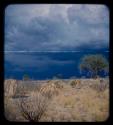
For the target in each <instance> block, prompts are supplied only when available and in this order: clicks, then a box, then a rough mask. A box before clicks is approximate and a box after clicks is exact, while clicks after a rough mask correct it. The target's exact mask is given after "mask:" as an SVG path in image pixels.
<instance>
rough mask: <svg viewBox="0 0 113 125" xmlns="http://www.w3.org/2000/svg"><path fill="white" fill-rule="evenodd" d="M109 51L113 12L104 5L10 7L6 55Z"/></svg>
mask: <svg viewBox="0 0 113 125" xmlns="http://www.w3.org/2000/svg"><path fill="white" fill-rule="evenodd" d="M88 44H92V45H93V47H94V48H101V47H106V48H107V47H108V44H109V11H108V8H107V7H106V6H104V5H82V4H81V5H74V4H73V5H71V4H70V5H65V4H64V5H62V4H60V5H57V4H55V5H50V4H46V5H42V4H39V5H35V4H33V5H9V6H8V7H7V8H6V10H5V50H6V51H9V50H11V51H13V50H15V51H20V50H27V51H29V50H31V51H47V50H59V51H63V50H76V49H77V48H78V47H81V46H84V45H88Z"/></svg>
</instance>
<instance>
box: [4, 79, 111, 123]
mask: <svg viewBox="0 0 113 125" xmlns="http://www.w3.org/2000/svg"><path fill="white" fill-rule="evenodd" d="M77 81H80V82H81V83H82V84H81V87H80V89H77V87H74V88H73V87H72V86H77V85H79V82H77ZM46 82H47V83H44V84H40V85H39V86H38V85H37V84H35V85H32V84H29V85H28V84H24V87H23V86H22V85H23V84H22V83H21V81H20V82H18V84H19V86H17V90H18V89H20V90H22V91H21V92H19V91H20V90H19V91H16V92H17V95H18V92H19V94H20V96H17V98H13V97H12V96H10V97H9V96H5V98H4V108H5V117H6V118H7V119H8V120H9V121H27V122H29V121H33V122H39V121H40V122H41V121H50V122H51V121H54V122H55V121H67V122H68V121H75V122H84V121H105V120H106V119H107V118H108V116H109V79H108V78H106V79H101V78H98V79H81V80H78V79H76V80H70V79H69V80H68V81H64V80H63V81H62V80H49V81H46ZM66 83H70V84H66ZM10 84H11V82H10ZM27 85H28V86H27ZM71 85H72V86H71ZM62 86H63V87H62ZM23 91H26V93H27V96H22V95H23V93H22V92H23Z"/></svg>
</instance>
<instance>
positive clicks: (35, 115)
mask: <svg viewBox="0 0 113 125" xmlns="http://www.w3.org/2000/svg"><path fill="white" fill-rule="evenodd" d="M47 106H48V99H47V98H46V97H44V96H42V95H41V94H40V93H38V94H37V95H36V96H33V97H29V98H27V99H21V101H20V104H19V108H20V111H21V114H22V116H23V117H24V118H25V119H26V120H28V121H30V122H31V121H32V122H38V121H39V120H40V118H41V117H42V115H43V114H44V112H45V111H46V109H47Z"/></svg>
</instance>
